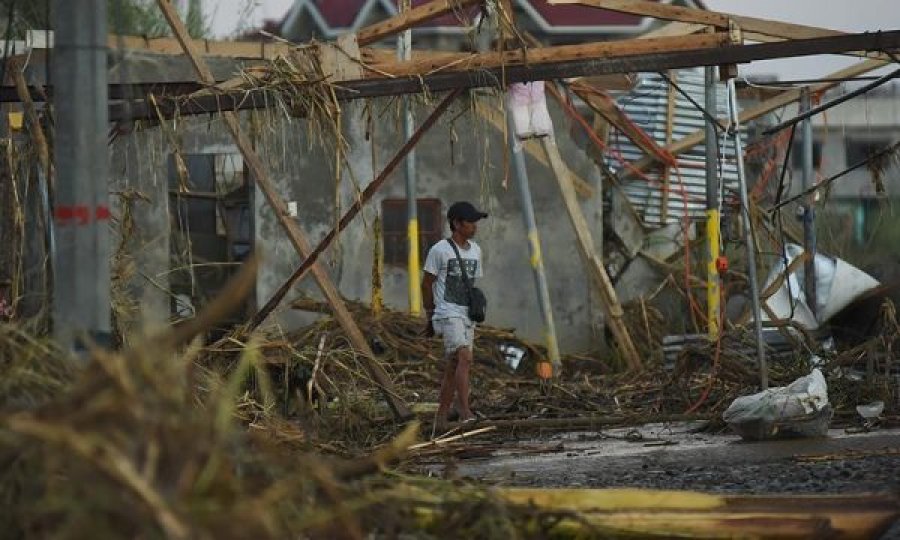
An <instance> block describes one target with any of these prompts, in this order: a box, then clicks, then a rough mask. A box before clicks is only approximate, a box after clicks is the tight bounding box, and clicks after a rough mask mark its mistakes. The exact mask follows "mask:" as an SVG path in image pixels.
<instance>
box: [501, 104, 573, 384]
mask: <svg viewBox="0 0 900 540" xmlns="http://www.w3.org/2000/svg"><path fill="white" fill-rule="evenodd" d="M506 120H507V129H506V131H507V141H508V143H509V149H510V153H511V154H512V159H513V165H514V169H515V175H516V185H517V186H518V188H519V200H520V201H521V203H522V219H523V220H524V222H525V229H526V231H527V232H528V251H529V255H530V260H531V269H532V270H533V271H534V284H535V287H536V288H537V293H538V304H539V305H540V309H541V317H542V318H543V320H544V332H545V337H546V340H547V356H549V358H550V363H551V364H552V365H553V371H554V373H557V374H558V373H559V369H560V368H561V365H560V361H559V345H558V343H557V341H556V325H555V324H554V322H553V306H552V304H551V303H550V289H549V287H548V286H547V276H546V274H545V273H544V260H543V257H542V256H541V239H540V237H539V236H538V230H537V222H536V221H535V219H534V204H533V203H532V199H531V188H530V187H529V185H528V171H527V169H526V168H525V155H524V148H523V146H522V145H521V144H520V143H519V141H517V140H516V127H515V125H514V124H513V118H512V114H511V113H510V112H507V114H506Z"/></svg>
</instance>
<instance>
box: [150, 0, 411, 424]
mask: <svg viewBox="0 0 900 540" xmlns="http://www.w3.org/2000/svg"><path fill="white" fill-rule="evenodd" d="M157 5H159V8H160V9H161V10H162V12H163V16H164V17H165V18H166V20H167V21H168V23H169V26H171V27H172V30H173V32H174V33H175V36H176V37H177V38H178V41H179V42H180V43H181V46H182V47H183V48H184V52H185V53H186V54H187V55H188V57H189V58H190V60H191V64H192V65H193V66H194V70H195V71H196V72H197V74H198V76H199V77H200V79H201V82H204V83H206V84H210V85H211V84H215V79H214V78H213V76H212V72H211V71H210V70H209V67H208V66H207V65H206V62H205V61H204V60H203V59H202V58H201V57H200V55H199V53H198V51H197V50H196V47H195V46H194V43H193V41H192V40H191V39H190V38H189V37H188V33H187V29H186V28H185V27H184V23H182V22H181V19H180V18H179V17H178V13H177V12H175V9H174V8H173V7H172V5H171V4H170V3H169V2H168V0H157ZM222 119H223V120H224V122H225V125H226V126H227V128H228V131H229V132H230V133H231V136H232V137H233V138H234V140H235V143H236V144H237V146H238V149H240V151H241V155H243V157H244V163H245V164H246V165H247V168H248V169H249V170H250V174H251V175H252V176H253V179H254V181H255V182H256V185H257V186H258V187H259V188H260V190H261V191H262V192H263V195H264V196H265V197H266V200H267V201H268V202H269V205H270V206H271V207H272V209H273V210H274V212H275V216H276V217H277V219H278V222H279V224H280V225H281V226H282V228H284V230H285V232H286V233H287V236H288V238H289V239H290V241H291V244H292V245H293V246H294V249H296V250H297V253H299V254H300V256H301V257H303V258H306V256H307V254H308V253H310V245H309V241H308V240H307V239H306V236H304V234H303V232H302V231H301V230H300V228H299V226H298V225H297V223H296V222H295V221H294V220H293V219H291V218H290V217H289V213H288V209H287V205H286V204H285V202H284V201H283V200H282V199H281V197H280V196H279V195H278V192H277V191H276V190H275V187H274V185H273V184H272V181H271V180H270V179H269V175H268V172H267V171H266V169H265V167H264V166H263V163H262V160H260V158H259V156H258V155H257V153H256V151H255V150H254V149H253V145H252V143H251V142H250V139H249V138H248V137H247V136H246V135H245V134H244V133H243V131H241V125H240V120H239V119H238V116H237V113H235V112H231V111H228V112H224V113H222ZM312 273H313V276H314V277H315V279H316V282H317V283H318V284H319V288H320V289H321V290H322V294H324V295H325V298H326V299H327V300H328V303H329V304H330V305H331V308H332V310H333V313H334V318H335V319H336V320H337V321H338V323H339V324H340V325H341V327H342V328H343V329H344V332H346V333H347V337H348V338H349V339H350V342H351V343H352V345H353V347H354V349H356V350H357V351H359V352H360V353H361V355H362V360H363V365H364V366H365V367H366V370H367V371H368V372H369V375H370V376H371V377H372V379H373V380H374V381H375V382H376V384H377V385H378V387H379V389H380V390H381V392H382V394H383V395H384V397H385V399H386V400H387V403H388V405H389V406H390V408H391V410H392V411H393V413H394V415H395V416H396V417H397V418H399V419H406V418H409V417H410V416H411V412H410V410H409V408H408V407H407V405H406V404H405V403H404V402H403V400H402V399H401V398H400V397H399V396H398V395H397V393H396V392H395V391H394V388H393V384H392V383H391V380H390V378H389V377H388V374H387V373H386V372H385V371H384V368H383V367H381V365H380V364H379V363H378V361H377V360H376V358H375V354H374V353H373V352H372V349H371V348H370V347H369V342H368V341H367V340H366V338H365V336H363V333H362V331H361V330H360V329H359V326H357V324H356V321H354V320H353V317H352V316H351V315H350V311H349V310H348V309H347V306H346V305H345V304H344V300H343V299H342V298H341V295H340V293H339V292H338V290H337V287H335V285H334V283H333V282H332V281H331V278H330V277H329V276H328V274H327V273H326V271H325V269H323V268H322V267H321V266H320V265H318V264H315V265H313V267H312Z"/></svg>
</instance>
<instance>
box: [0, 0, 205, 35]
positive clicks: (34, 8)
mask: <svg viewBox="0 0 900 540" xmlns="http://www.w3.org/2000/svg"><path fill="white" fill-rule="evenodd" d="M56 1H68V0H56ZM53 4H54V0H0V17H2V21H3V26H2V27H0V32H2V35H3V37H6V35H7V24H6V21H8V20H9V17H10V14H11V15H12V27H11V28H10V32H11V34H10V35H11V37H13V38H15V39H21V38H22V37H23V36H24V35H25V31H26V30H43V29H47V28H50V29H53V14H52V9H53ZM106 17H107V21H108V31H109V33H110V34H124V35H132V36H147V37H160V36H167V35H170V34H171V32H170V30H169V25H168V23H167V22H166V20H165V18H164V17H163V15H162V12H161V11H160V10H159V7H158V6H157V5H156V0H106ZM184 23H185V26H187V29H188V32H189V33H190V34H191V36H193V37H195V38H202V37H207V36H208V35H209V27H208V25H207V23H206V19H205V17H204V15H203V7H202V2H201V0H189V1H188V9H187V13H186V15H185V17H184Z"/></svg>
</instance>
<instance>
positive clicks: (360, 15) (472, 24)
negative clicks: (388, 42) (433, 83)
mask: <svg viewBox="0 0 900 540" xmlns="http://www.w3.org/2000/svg"><path fill="white" fill-rule="evenodd" d="M428 1H429V0H412V5H413V7H415V6H418V5H421V4H425V3H427V2H428ZM511 1H512V4H513V7H514V10H515V16H516V24H517V25H519V27H520V28H523V29H524V30H526V31H528V32H529V33H531V34H532V35H534V36H535V37H537V38H538V39H540V40H541V41H543V42H545V43H548V44H563V43H577V42H580V41H588V40H590V41H596V40H598V39H623V38H627V37H629V36H637V35H640V34H642V33H644V32H647V31H648V30H651V29H652V28H653V27H654V26H656V25H659V24H660V23H659V22H658V21H656V20H654V19H650V18H646V17H638V16H634V15H627V14H623V13H616V12H613V11H607V10H602V9H595V8H591V7H584V6H575V5H557V6H551V5H550V4H548V3H547V1H546V0H511ZM663 3H672V4H677V5H683V6H690V7H701V8H702V7H703V5H702V2H699V1H697V0H675V1H671V0H669V1H666V2H663ZM396 14H397V2H396V0H298V1H297V2H295V3H294V6H293V7H292V8H291V10H290V11H289V12H288V14H287V15H286V17H285V19H284V22H283V24H282V27H281V33H282V35H283V36H284V37H286V38H288V39H291V40H295V41H306V40H308V39H311V38H315V39H320V40H321V39H333V38H335V37H337V36H339V35H341V34H345V33H347V32H351V31H354V30H358V29H359V28H363V27H365V26H367V25H369V24H372V23H375V22H378V21H380V20H383V19H387V18H389V17H392V16H394V15H396ZM459 15H460V16H459V17H457V16H455V14H454V15H446V16H444V17H441V18H438V19H435V20H434V21H432V22H430V23H426V24H423V25H421V26H419V27H417V28H415V29H414V30H413V35H414V36H415V39H416V45H417V46H422V45H424V44H426V43H427V44H428V45H429V46H430V47H438V48H449V47H451V46H452V45H454V44H456V45H459V46H461V45H463V44H464V41H465V40H464V39H463V37H464V35H465V34H466V33H467V32H470V31H471V30H474V29H475V28H476V26H477V24H478V22H479V21H480V17H481V10H480V8H478V7H474V8H471V9H467V10H463V12H462V13H460V14H459ZM460 19H462V21H461V20H460Z"/></svg>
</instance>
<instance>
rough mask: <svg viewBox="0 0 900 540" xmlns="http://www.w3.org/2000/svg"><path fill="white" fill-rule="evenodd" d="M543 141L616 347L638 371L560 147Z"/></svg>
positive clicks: (620, 312) (637, 358)
mask: <svg viewBox="0 0 900 540" xmlns="http://www.w3.org/2000/svg"><path fill="white" fill-rule="evenodd" d="M542 142H543V145H544V151H545V152H546V153H547V158H548V159H549V161H550V164H551V167H552V168H553V172H554V173H555V174H554V176H555V177H556V182H557V184H558V185H559V190H560V192H561V193H562V197H563V202H564V203H565V205H566V213H567V214H568V216H569V222H570V223H571V224H572V228H574V229H575V237H576V239H577V240H578V242H577V244H576V245H577V246H578V251H579V252H581V256H582V257H583V258H584V262H585V264H586V265H587V270H588V274H589V275H590V276H591V281H592V282H593V283H594V285H595V286H596V287H597V290H598V291H599V292H600V298H601V300H602V302H603V311H604V312H605V313H606V317H607V320H608V324H609V328H610V330H612V333H613V336H614V337H615V339H616V344H617V345H618V346H619V351H620V352H621V353H622V356H623V357H624V358H625V362H626V363H627V364H628V368H629V369H631V370H634V371H640V370H642V369H643V363H642V362H641V358H640V356H638V353H637V349H635V348H634V342H633V341H632V340H631V334H630V333H629V332H628V325H626V324H625V320H624V314H625V312H624V311H623V310H622V305H621V304H620V303H619V299H618V297H617V296H616V289H615V287H613V284H612V280H610V279H609V275H608V274H607V273H606V268H604V267H603V262H602V261H601V260H600V257H599V256H598V255H597V252H596V250H595V249H594V240H593V237H592V235H591V229H590V227H589V226H588V223H587V220H586V219H585V218H584V214H583V213H582V212H581V207H580V206H579V205H578V199H577V198H576V197H575V187H574V185H573V184H572V179H571V178H570V177H569V175H568V174H567V169H566V168H565V166H564V163H563V160H562V157H561V156H560V155H559V149H558V148H557V147H556V142H555V141H554V140H553V137H544V138H543V139H542Z"/></svg>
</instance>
